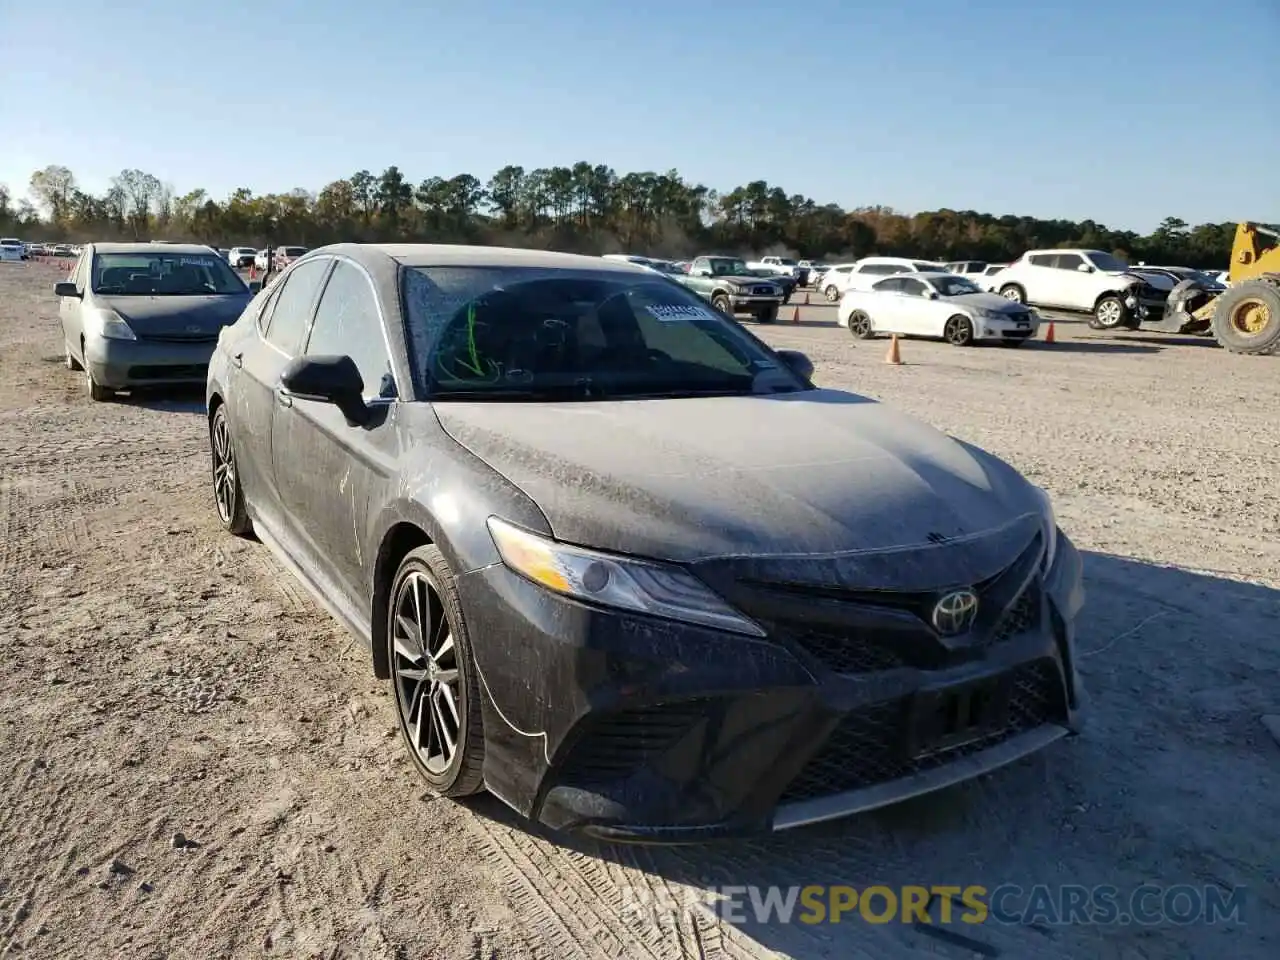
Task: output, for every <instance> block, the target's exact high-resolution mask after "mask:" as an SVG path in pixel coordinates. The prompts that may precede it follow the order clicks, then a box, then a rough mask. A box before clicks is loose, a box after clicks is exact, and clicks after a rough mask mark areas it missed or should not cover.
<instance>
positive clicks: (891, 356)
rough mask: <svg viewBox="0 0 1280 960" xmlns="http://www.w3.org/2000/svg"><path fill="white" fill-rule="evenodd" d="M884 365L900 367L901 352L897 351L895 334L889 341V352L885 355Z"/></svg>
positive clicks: (896, 336)
mask: <svg viewBox="0 0 1280 960" xmlns="http://www.w3.org/2000/svg"><path fill="white" fill-rule="evenodd" d="M884 362H885V363H891V364H893V365H894V366H897V367H900V366H902V351H901V350H899V349H898V335H897V334H896V333H895V334H894V335H893V339H892V340H890V341H889V352H888V353H887V354H885V358H884Z"/></svg>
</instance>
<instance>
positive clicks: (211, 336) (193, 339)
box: [138, 333, 218, 343]
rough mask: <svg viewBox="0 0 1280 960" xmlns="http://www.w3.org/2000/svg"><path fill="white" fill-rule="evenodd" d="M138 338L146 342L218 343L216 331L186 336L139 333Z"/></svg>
mask: <svg viewBox="0 0 1280 960" xmlns="http://www.w3.org/2000/svg"><path fill="white" fill-rule="evenodd" d="M138 339H139V340H141V341H144V342H146V343H217V342H218V334H216V333H195V334H187V335H186V336H165V335H163V334H162V335H159V336H157V335H154V334H145V335H139V336H138Z"/></svg>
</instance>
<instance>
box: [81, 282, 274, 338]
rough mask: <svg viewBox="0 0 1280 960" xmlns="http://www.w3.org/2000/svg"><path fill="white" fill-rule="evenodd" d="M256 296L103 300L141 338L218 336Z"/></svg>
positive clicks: (231, 295) (116, 298) (101, 303)
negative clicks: (149, 336)
mask: <svg viewBox="0 0 1280 960" xmlns="http://www.w3.org/2000/svg"><path fill="white" fill-rule="evenodd" d="M252 299H253V296H252V295H251V294H250V293H249V292H248V291H246V292H245V293H244V294H225V295H213V294H210V295H205V296H196V297H99V298H97V302H98V304H99V305H100V306H104V307H109V308H110V309H112V310H114V311H115V312H116V313H118V314H120V316H121V317H122V318H124V321H125V323H127V324H129V327H130V329H132V330H133V332H134V333H136V334H138V336H141V337H145V336H148V335H151V336H166V337H168V336H174V337H181V336H192V337H205V336H215V337H216V336H217V335H218V331H219V330H221V329H222V328H223V327H226V326H230V325H231V324H233V323H235V322H236V320H238V319H239V317H240V314H242V313H244V308H245V307H247V306H248V305H249V301H250V300H252Z"/></svg>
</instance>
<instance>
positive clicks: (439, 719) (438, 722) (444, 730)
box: [431, 687, 456, 763]
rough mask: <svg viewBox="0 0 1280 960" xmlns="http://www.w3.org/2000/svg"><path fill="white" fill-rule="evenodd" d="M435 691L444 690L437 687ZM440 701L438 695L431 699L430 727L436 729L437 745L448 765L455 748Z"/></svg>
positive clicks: (447, 719)
mask: <svg viewBox="0 0 1280 960" xmlns="http://www.w3.org/2000/svg"><path fill="white" fill-rule="evenodd" d="M436 689H437V690H443V689H444V688H443V687H437V688H436ZM440 700H441V698H440V696H439V694H437V695H436V696H434V697H432V698H431V717H432V721H433V723H432V726H433V727H435V728H436V731H437V733H438V734H439V736H440V740H439V743H440V746H441V747H443V748H444V749H443V750H441V753H442V754H443V755H444V756H443V759H444V762H445V763H448V762H449V761H450V760H452V759H453V749H454V747H455V746H456V741H455V739H454V736H453V734H452V733H451V732H450V730H449V718H447V717H446V716H445V715H444V710H443V709H442V708H441V706H440Z"/></svg>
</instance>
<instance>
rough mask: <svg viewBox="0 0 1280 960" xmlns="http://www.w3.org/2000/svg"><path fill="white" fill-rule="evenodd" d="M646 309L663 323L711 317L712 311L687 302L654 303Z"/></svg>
mask: <svg viewBox="0 0 1280 960" xmlns="http://www.w3.org/2000/svg"><path fill="white" fill-rule="evenodd" d="M645 309H646V310H648V311H649V312H650V313H651V314H653V316H654V317H655V318H657V319H658V320H661V321H662V322H663V323H683V322H686V321H689V320H699V319H701V320H709V319H711V311H709V310H704V309H702V307H693V306H690V305H689V304H686V303H652V304H650V305H649V306H647V307H645Z"/></svg>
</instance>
